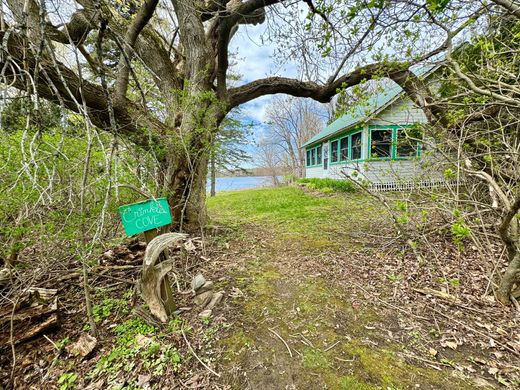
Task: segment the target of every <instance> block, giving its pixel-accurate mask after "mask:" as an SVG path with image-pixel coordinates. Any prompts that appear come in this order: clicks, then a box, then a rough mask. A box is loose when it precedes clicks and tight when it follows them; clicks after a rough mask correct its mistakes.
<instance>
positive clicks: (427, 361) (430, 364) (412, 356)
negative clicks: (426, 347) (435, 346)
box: [401, 353, 451, 371]
mask: <svg viewBox="0 0 520 390" xmlns="http://www.w3.org/2000/svg"><path fill="white" fill-rule="evenodd" d="M401 355H402V356H404V357H407V358H411V359H416V360H419V361H421V362H423V363H426V364H428V365H429V366H430V367H432V368H435V369H436V370H439V371H442V368H440V367H439V366H437V364H440V365H442V366H446V367H451V365H450V364H447V363H442V362H436V361H432V360H428V359H424V358H422V357H420V356H416V355H412V354H407V353H402V354H401Z"/></svg>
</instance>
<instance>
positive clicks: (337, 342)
mask: <svg viewBox="0 0 520 390" xmlns="http://www.w3.org/2000/svg"><path fill="white" fill-rule="evenodd" d="M339 343H341V340H338V341H336V342H335V343H334V344H332V345H331V346H330V347H328V348H326V349H324V350H323V352H327V351H330V350H331V349H332V348H334V347H335V346H336V345H338V344H339Z"/></svg>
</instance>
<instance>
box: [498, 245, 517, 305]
mask: <svg viewBox="0 0 520 390" xmlns="http://www.w3.org/2000/svg"><path fill="white" fill-rule="evenodd" d="M519 283H520V252H517V253H516V255H515V257H514V258H513V260H511V261H510V262H509V265H508V266H507V269H506V272H505V273H504V275H503V276H502V280H501V281H500V285H499V286H498V290H497V292H496V295H497V299H498V300H499V301H500V303H502V304H504V305H510V304H511V292H512V291H513V288H514V286H515V284H519Z"/></svg>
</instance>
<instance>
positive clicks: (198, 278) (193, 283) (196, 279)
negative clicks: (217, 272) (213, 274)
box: [191, 274, 206, 291]
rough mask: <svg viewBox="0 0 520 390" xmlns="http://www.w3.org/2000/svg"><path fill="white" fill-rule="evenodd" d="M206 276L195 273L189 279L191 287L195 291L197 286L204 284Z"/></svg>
mask: <svg viewBox="0 0 520 390" xmlns="http://www.w3.org/2000/svg"><path fill="white" fill-rule="evenodd" d="M205 283H206V278H204V276H202V274H197V275H195V277H194V278H193V279H192V281H191V289H192V290H195V291H197V290H198V289H199V288H201V287H202V286H204V284H205Z"/></svg>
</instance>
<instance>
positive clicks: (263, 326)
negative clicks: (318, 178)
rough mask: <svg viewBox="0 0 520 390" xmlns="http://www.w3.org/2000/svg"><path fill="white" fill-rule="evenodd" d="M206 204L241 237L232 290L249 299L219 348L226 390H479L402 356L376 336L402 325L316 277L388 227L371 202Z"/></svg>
mask: <svg viewBox="0 0 520 390" xmlns="http://www.w3.org/2000/svg"><path fill="white" fill-rule="evenodd" d="M208 203H209V209H210V212H211V215H212V217H213V219H214V222H215V223H217V224H224V225H227V226H233V227H234V228H235V230H236V231H241V232H242V233H243V234H240V235H239V238H237V239H234V240H232V241H231V245H232V247H231V248H232V249H234V248H236V249H237V253H238V257H239V258H240V259H239V260H237V264H238V266H237V268H236V269H235V271H234V274H233V277H234V279H233V280H232V281H231V282H230V284H232V285H233V286H234V287H237V288H238V289H240V290H241V291H242V292H243V293H244V297H243V298H242V299H234V300H232V302H231V306H230V310H231V311H232V312H233V313H234V316H235V317H236V318H237V320H236V322H235V326H233V327H232V328H231V329H230V330H229V333H228V335H227V337H225V338H224V339H223V340H222V341H221V344H220V346H221V348H222V349H223V362H222V367H221V371H222V372H225V373H226V375H225V376H224V379H223V381H224V382H225V384H227V385H231V387H232V388H237V389H241V388H251V389H289V388H298V389H324V388H329V389H363V390H365V389H407V388H416V387H417V386H419V387H420V388H422V389H424V388H428V389H466V388H470V387H471V384H469V382H467V381H466V380H463V379H460V378H455V377H453V376H452V375H451V372H450V371H442V372H439V371H437V370H434V369H433V368H423V367H418V366H414V365H412V364H410V363H409V362H406V361H404V360H403V359H402V358H400V357H399V356H398V355H397V353H396V352H397V351H400V350H402V349H403V346H402V345H399V344H397V343H396V342H395V341H393V340H389V339H388V338H387V337H385V334H383V333H382V332H381V331H379V332H378V331H377V329H385V327H388V328H395V327H396V324H395V321H396V319H395V318H392V316H388V315H387V314H386V313H385V314H383V313H382V312H381V311H380V310H379V309H378V308H377V307H375V306H371V305H367V304H364V303H363V304H359V299H358V297H355V296H354V295H353V294H351V293H350V292H349V290H348V289H345V287H344V286H345V283H342V284H340V283H339V282H338V281H337V280H334V279H333V278H330V277H328V276H325V275H322V274H320V273H318V272H316V270H315V269H313V268H312V262H309V261H310V260H312V261H318V262H319V261H324V262H326V261H330V259H331V258H333V257H334V254H335V253H337V252H338V251H345V250H353V249H354V248H357V247H359V244H358V243H356V242H353V241H352V240H351V238H350V237H351V236H350V234H351V233H358V232H362V231H363V229H365V230H366V229H368V228H369V227H370V226H372V225H373V224H377V225H378V227H379V228H380V227H381V223H382V221H383V220H384V213H383V212H382V209H381V208H380V207H379V206H377V205H376V204H375V203H373V202H372V201H371V200H369V199H367V198H366V197H363V196H361V195H360V194H348V195H344V196H336V197H324V198H316V197H314V196H312V195H308V194H305V193H304V192H302V191H301V190H300V189H298V188H290V187H289V188H278V189H260V190H249V191H239V192H238V191H237V192H229V193H221V194H218V195H217V196H216V197H215V198H212V199H210V200H209V202H208ZM346 210H348V212H346ZM366 250H369V249H366ZM306 264H311V266H306ZM345 266H347V267H348V264H345ZM372 325H378V326H379V327H378V328H377V329H376V327H375V326H372ZM278 336H279V337H278ZM280 338H282V339H283V340H284V341H285V342H286V343H287V347H288V348H290V351H289V350H288V348H287V347H286V346H285V344H284V343H283V342H282V340H281V339H280ZM291 354H292V356H291Z"/></svg>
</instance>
